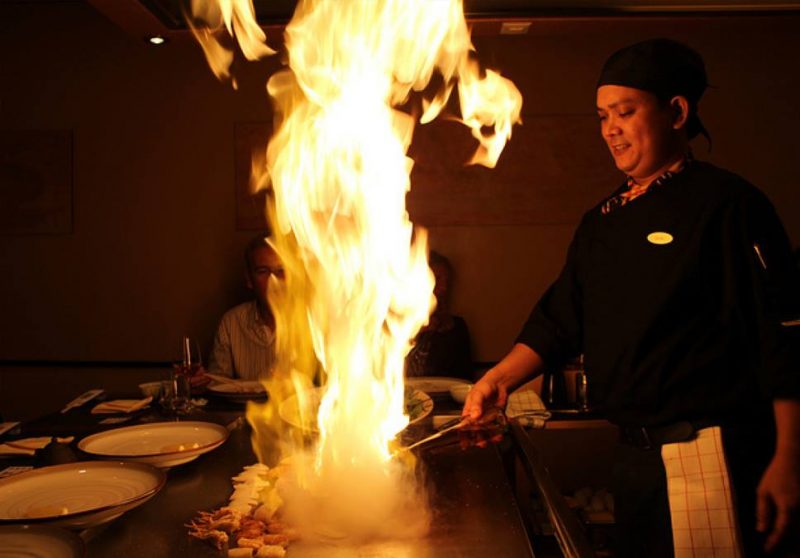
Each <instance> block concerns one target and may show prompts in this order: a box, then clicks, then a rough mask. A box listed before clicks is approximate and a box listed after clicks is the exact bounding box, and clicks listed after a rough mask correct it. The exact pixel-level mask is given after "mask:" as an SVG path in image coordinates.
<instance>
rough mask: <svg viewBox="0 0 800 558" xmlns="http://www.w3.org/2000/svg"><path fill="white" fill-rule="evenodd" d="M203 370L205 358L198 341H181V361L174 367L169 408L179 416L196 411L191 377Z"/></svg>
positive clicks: (184, 338) (186, 339)
mask: <svg viewBox="0 0 800 558" xmlns="http://www.w3.org/2000/svg"><path fill="white" fill-rule="evenodd" d="M202 368H203V357H202V355H201V354H200V345H199V343H198V342H197V340H195V339H192V338H190V337H187V336H185V335H184V336H183V338H182V339H181V359H180V360H179V361H177V362H175V363H174V364H173V365H172V371H171V374H170V382H169V391H170V393H169V397H168V398H167V407H168V409H169V410H170V411H172V412H174V413H177V414H187V413H190V412H192V411H193V410H194V405H193V404H192V400H191V397H192V383H191V377H192V376H194V375H195V374H196V373H197V372H199V371H200V370H201V369H202Z"/></svg>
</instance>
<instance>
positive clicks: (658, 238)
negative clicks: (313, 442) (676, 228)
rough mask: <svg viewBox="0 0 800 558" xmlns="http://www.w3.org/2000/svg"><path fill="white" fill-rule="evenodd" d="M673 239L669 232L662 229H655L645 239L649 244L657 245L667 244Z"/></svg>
mask: <svg viewBox="0 0 800 558" xmlns="http://www.w3.org/2000/svg"><path fill="white" fill-rule="evenodd" d="M673 240H674V239H673V238H672V235H671V234H669V233H668V232H663V231H655V232H651V233H650V234H648V235H647V241H648V242H649V243H650V244H657V245H659V246H663V245H664V244H669V243H670V242H672V241H673Z"/></svg>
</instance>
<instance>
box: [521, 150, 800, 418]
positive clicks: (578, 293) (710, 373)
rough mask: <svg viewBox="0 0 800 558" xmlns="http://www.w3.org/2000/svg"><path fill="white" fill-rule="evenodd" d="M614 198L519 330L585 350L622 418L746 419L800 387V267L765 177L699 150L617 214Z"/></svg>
mask: <svg viewBox="0 0 800 558" xmlns="http://www.w3.org/2000/svg"><path fill="white" fill-rule="evenodd" d="M620 191H622V188H620V190H618V191H617V192H615V195H616V194H618V193H619V192H620ZM603 203H605V200H604V201H603V202H601V203H600V204H598V205H597V206H596V207H594V208H593V209H592V210H590V211H589V212H588V213H586V215H585V216H584V217H583V219H582V221H581V223H580V225H579V227H578V230H577V231H576V233H575V237H574V239H573V241H572V244H571V246H570V249H569V252H568V256H567V261H566V264H565V266H564V268H563V270H562V271H561V274H560V276H559V277H558V279H557V280H556V282H555V283H554V284H553V285H552V286H551V287H550V288H549V289H548V291H547V292H546V293H545V294H544V295H543V296H542V298H541V300H540V301H539V302H538V304H537V305H536V307H535V308H534V309H533V311H532V313H531V314H530V317H529V318H528V321H527V323H526V324H525V326H524V328H523V330H522V332H521V333H520V335H519V338H518V340H517V341H518V342H519V343H523V344H525V345H527V346H529V347H531V348H532V349H533V350H535V351H536V352H537V353H538V354H539V355H540V356H541V357H542V358H543V360H544V361H545V363H546V364H547V365H549V366H552V367H560V366H561V365H562V364H563V363H564V362H565V361H566V360H567V359H569V358H572V357H574V356H576V355H578V354H580V353H584V354H585V366H586V371H587V375H588V378H589V386H590V399H591V401H592V404H593V405H594V406H596V407H597V408H598V409H599V410H601V411H603V412H604V413H605V415H606V416H607V417H608V418H609V419H610V420H612V421H614V422H616V423H618V424H622V425H631V426H653V425H662V424H668V423H670V422H674V421H676V420H719V421H723V422H724V421H725V420H734V419H736V418H745V419H746V418H747V417H748V416H751V415H753V416H754V415H755V414H756V413H758V414H759V415H760V414H762V412H764V411H768V410H769V409H768V407H769V406H770V404H771V401H772V399H774V398H792V399H800V358H799V356H800V325H794V324H795V321H796V320H798V319H800V301H799V300H798V298H799V297H800V295H799V294H798V290H799V289H800V280H799V279H798V272H797V268H796V267H795V264H794V262H793V260H792V255H791V249H790V245H789V241H788V238H787V236H786V233H785V231H784V229H783V227H782V225H781V223H780V221H779V219H778V217H777V215H776V214H775V211H774V209H773V207H772V205H771V204H770V202H769V201H768V200H767V198H766V197H765V196H764V195H763V194H762V193H761V192H760V191H759V190H758V189H756V188H755V187H754V186H752V185H750V184H749V183H747V182H746V181H745V180H743V179H742V178H740V177H738V176H736V175H734V174H732V173H730V172H728V171H725V170H722V169H719V168H717V167H715V166H713V165H711V164H709V163H705V162H700V161H694V162H691V163H690V164H689V165H688V166H687V168H686V169H684V170H683V171H682V172H680V173H678V174H676V175H674V176H673V177H672V178H670V179H669V180H667V181H666V182H665V183H663V184H661V185H659V186H657V187H654V188H651V189H650V190H649V191H648V192H647V193H646V194H644V195H642V196H640V197H638V198H636V199H635V200H633V201H631V202H630V203H628V204H626V205H624V206H622V207H620V208H618V209H616V210H615V211H612V212H611V213H608V214H605V215H604V214H602V213H601V209H600V208H601V207H602V205H603ZM653 233H655V234H653Z"/></svg>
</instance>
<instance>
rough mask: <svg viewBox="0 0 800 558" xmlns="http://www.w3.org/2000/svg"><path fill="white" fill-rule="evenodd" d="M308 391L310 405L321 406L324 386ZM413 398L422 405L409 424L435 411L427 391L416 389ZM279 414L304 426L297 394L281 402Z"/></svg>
mask: <svg viewBox="0 0 800 558" xmlns="http://www.w3.org/2000/svg"><path fill="white" fill-rule="evenodd" d="M308 393H309V397H310V405H311V406H312V408H313V409H317V408H319V404H320V400H321V397H322V388H314V389H312V390H309V392H308ZM413 398H414V399H416V400H418V401H420V402H421V403H422V406H421V412H420V413H419V414H418V415H417V416H415V417H414V418H412V419H411V420H410V421H409V424H414V423H415V422H419V421H421V420H422V419H424V418H425V417H427V416H428V415H430V414H431V411H433V399H431V397H430V395H428V394H427V393H425V392H423V391H420V390H414V392H413ZM278 414H279V415H280V416H281V418H282V419H283V420H285V421H286V422H288V423H289V424H291V425H292V426H294V427H296V428H302V427H303V423H302V421H301V420H300V411H299V409H298V403H297V395H291V396H289V397H287V398H286V399H284V400H283V401H281V404H280V405H279V406H278ZM314 416H315V417H316V410H315V411H314ZM316 428H317V425H316V421H315V422H314V424H313V425H312V428H311V429H312V430H313V431H316Z"/></svg>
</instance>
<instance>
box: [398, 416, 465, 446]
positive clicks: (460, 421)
mask: <svg viewBox="0 0 800 558" xmlns="http://www.w3.org/2000/svg"><path fill="white" fill-rule="evenodd" d="M470 422H471V421H470V419H468V418H467V417H457V418H454V419H453V420H451V421H448V422H446V423H444V424H443V425H442V426H441V427H440V428H439V431H438V432H434V433H433V434H431V435H430V436H427V437H426V438H423V439H421V440H418V441H416V442H414V443H413V444H411V445H410V446H406V447H404V448H400V449H399V450H398V451H409V450H411V449H414V448H416V447H419V446H421V445H422V444H427V443H428V442H431V441H433V440H436V439H437V438H441V437H442V436H444V435H445V434H447V433H448V432H450V431H452V430H458V429H459V428H463V427H465V426H466V425H468V424H470Z"/></svg>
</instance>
